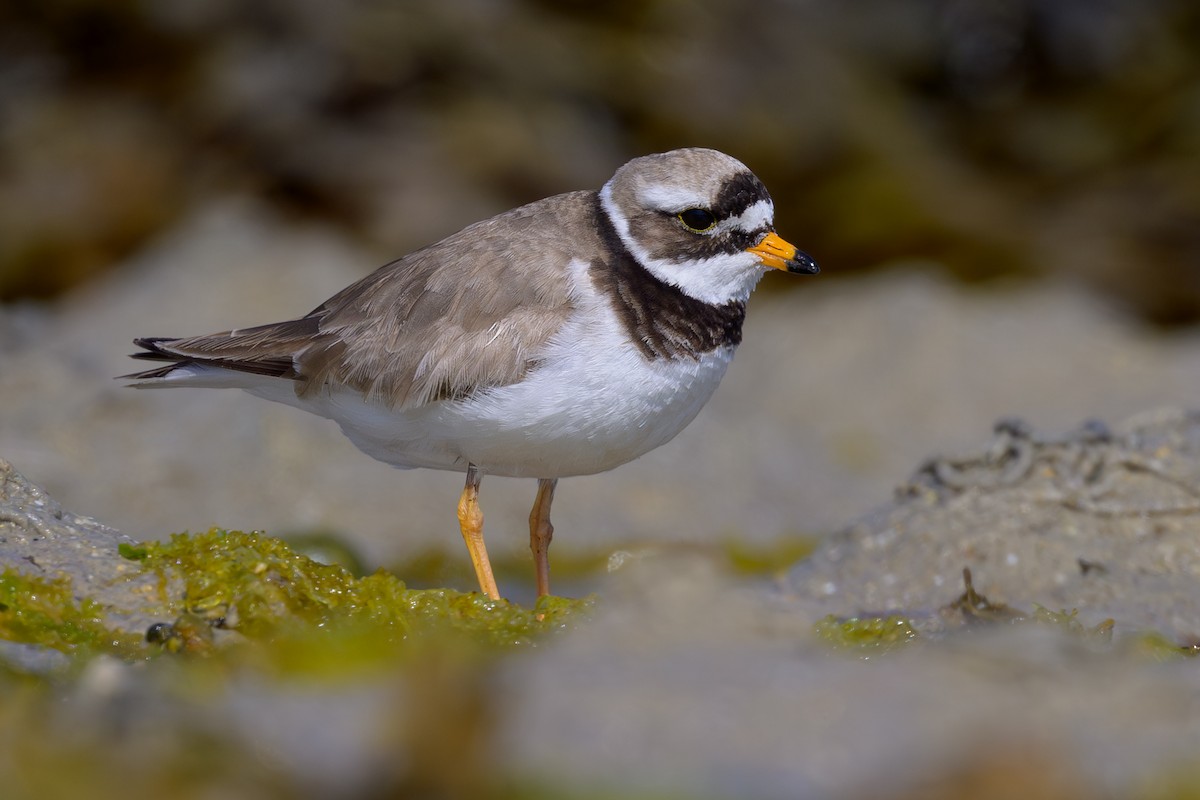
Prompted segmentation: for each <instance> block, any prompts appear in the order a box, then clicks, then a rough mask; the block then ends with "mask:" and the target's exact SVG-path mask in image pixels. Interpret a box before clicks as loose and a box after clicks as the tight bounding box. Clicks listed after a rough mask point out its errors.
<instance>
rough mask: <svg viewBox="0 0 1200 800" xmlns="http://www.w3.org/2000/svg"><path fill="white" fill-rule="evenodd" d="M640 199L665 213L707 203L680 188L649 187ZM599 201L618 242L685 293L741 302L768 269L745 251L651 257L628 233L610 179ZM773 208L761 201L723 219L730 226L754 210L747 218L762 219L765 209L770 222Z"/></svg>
mask: <svg viewBox="0 0 1200 800" xmlns="http://www.w3.org/2000/svg"><path fill="white" fill-rule="evenodd" d="M639 199H640V200H641V201H643V202H647V203H651V202H652V201H653V203H654V205H653V206H652V207H654V208H658V209H659V210H661V211H666V212H667V213H676V211H674V210H672V209H677V210H683V209H686V208H696V207H701V208H702V207H704V206H705V205H706V203H707V201H706V200H703V199H702V198H698V197H695V196H694V195H690V194H687V193H684V192H682V191H679V190H668V189H665V188H663V187H650V188H648V189H647V190H645V191H643V193H642V195H641V196H640V198H639ZM660 201H661V202H664V203H666V202H668V201H669V202H670V204H669V205H657V203H658V202H660ZM681 203H682V205H681ZM600 205H601V207H602V208H603V209H604V211H605V213H607V214H608V218H609V219H610V220H611V221H612V224H613V227H614V228H616V231H617V235H618V236H620V237H621V242H622V243H623V244H624V245H625V246H626V247H627V248H629V252H630V253H632V254H633V256H634V258H636V259H637V260H638V261H639V262H640V263H641V264H642V266H644V267H645V268H646V269H647V270H648V271H649V272H650V273H651V274H652V275H654V276H655V277H656V278H658V279H659V280H661V281H665V282H666V283H669V284H671V285H672V286H678V287H679V288H680V289H681V290H682V291H683V293H684V294H686V295H688V296H690V297H694V298H696V299H697V300H703V301H704V302H706V303H711V304H713V305H724V304H726V303H728V302H730V301H733V300H740V301H743V302H744V301H745V300H746V299H747V298H748V297H750V292H751V291H753V290H754V287H755V285H756V284H757V283H758V280H759V278H761V277H762V276H763V273H764V272H765V271H766V270H767V268H766V267H764V266H763V264H762V261H761V260H759V258H758V256H756V255H754V254H753V253H745V252H742V253H732V254H726V255H718V256H712V257H710V258H703V259H696V260H692V261H682V262H679V263H675V262H673V261H666V260H663V259H657V258H654V257H652V256H651V255H650V253H649V251H648V250H646V248H644V247H642V246H641V245H640V244H639V243H638V242H637V240H636V239H635V238H634V237H633V235H632V234H631V233H630V230H629V220H628V219H626V218H625V215H624V214H622V213H621V210H620V209H619V208H617V205H616V203H614V202H613V199H612V185H611V182H609V183H606V184H605V185H604V188H603V189H601V190H600ZM773 210H774V209H773V208H772V207H771V205H770V203H764V202H762V201H760V202H758V203H755V204H754V205H752V206H751V207H750V208H748V209H746V211H745V212H744V213H743V214H742V215H741V216H740V217H737V218H731V219H730V220H726V221H725V223H727V224H728V225H729V226H732V225H734V224H735V223H734V222H733V220H734V219H739V220H740V219H748V217H747V215H748V214H750V213H751V212H752V211H753V217H750V218H749V219H761V218H763V217H762V215H763V214H764V213H765V214H767V216H766V217H765V219H767V222H768V224H770V220H771V219H772V216H771V214H772V213H773ZM760 227H762V225H761V223H760V224H757V225H754V226H753V227H745V228H744V229H745V230H748V231H749V230H755V229H757V228H760ZM713 232H716V228H714V229H713ZM700 235H703V234H700Z"/></svg>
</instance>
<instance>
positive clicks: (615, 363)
mask: <svg viewBox="0 0 1200 800" xmlns="http://www.w3.org/2000/svg"><path fill="white" fill-rule="evenodd" d="M622 334H623V332H622ZM732 356H733V348H722V349H720V350H717V351H714V352H712V353H708V354H705V355H704V356H702V357H701V358H700V359H699V360H696V359H691V358H680V359H664V360H657V361H649V360H647V359H646V358H645V357H644V356H643V355H642V354H641V352H640V351H639V350H638V349H637V348H636V347H635V346H633V345H632V344H630V343H629V342H628V341H626V340H625V339H624V338H623V336H618V329H617V328H614V327H612V326H611V325H604V324H599V321H598V320H593V321H592V322H591V323H588V322H586V321H575V322H572V323H569V324H568V325H567V326H566V328H565V329H564V330H563V331H562V332H561V335H560V336H559V337H558V338H557V339H556V341H555V343H554V344H553V345H552V347H551V348H550V350H549V352H547V353H546V354H545V357H544V359H543V361H542V363H541V365H540V366H539V367H537V368H536V369H535V370H533V371H532V372H530V373H529V374H528V375H527V376H526V378H525V380H523V381H521V382H520V383H517V384H514V385H511V386H505V387H501V388H498V389H491V390H488V391H486V392H483V393H481V394H479V395H477V396H475V397H472V398H469V399H466V400H458V401H441V402H437V403H431V404H429V405H426V406H422V407H419V408H414V409H407V410H403V411H400V410H391V409H387V408H385V407H382V406H379V405H374V404H366V403H364V402H363V400H362V396H361V395H359V394H358V393H356V392H349V391H338V392H335V393H333V394H331V395H324V396H321V397H317V398H313V399H312V400H309V401H297V400H296V399H295V398H291V399H290V402H292V403H294V404H298V405H301V407H303V408H306V409H307V410H310V411H315V412H316V413H319V414H321V415H322V416H327V417H330V418H331V419H334V420H336V421H337V422H338V424H339V425H341V427H342V430H343V432H344V433H345V434H346V436H347V437H349V438H350V440H351V441H352V442H354V444H355V445H356V446H358V447H359V449H361V450H363V451H364V452H366V453H367V454H369V455H371V456H373V457H375V458H377V459H379V460H380V461H384V462H386V463H388V464H393V465H395V466H398V467H405V468H407V467H430V468H434V469H453V470H465V469H466V466H467V463H468V462H469V463H472V464H475V465H476V466H477V467H479V468H480V469H481V470H482V471H483V472H485V473H490V474H494V475H507V476H512V477H536V478H556V477H565V476H569V475H588V474H591V473H595V472H603V471H604V470H608V469H612V468H613V467H616V466H618V465H620V464H624V463H625V462H626V461H630V460H632V459H634V458H637V457H638V456H640V455H642V454H644V453H647V452H649V451H650V450H653V449H654V448H656V447H658V446H660V445H662V444H665V443H666V442H668V441H670V440H671V439H672V438H673V437H674V436H675V435H676V434H677V433H679V432H680V431H681V430H683V428H684V427H685V426H686V425H687V424H688V423H689V422H691V421H692V420H693V419H694V418H695V416H696V414H698V413H699V411H700V409H701V408H702V407H703V406H704V404H705V403H706V402H707V401H708V399H709V397H711V396H712V393H713V391H714V390H715V389H716V387H717V384H719V383H720V381H721V378H722V376H724V374H725V369H726V367H727V366H728V365H729V361H730V359H731V358H732ZM271 399H284V398H280V397H272V398H271ZM284 401H285V402H288V401H289V400H288V399H284Z"/></svg>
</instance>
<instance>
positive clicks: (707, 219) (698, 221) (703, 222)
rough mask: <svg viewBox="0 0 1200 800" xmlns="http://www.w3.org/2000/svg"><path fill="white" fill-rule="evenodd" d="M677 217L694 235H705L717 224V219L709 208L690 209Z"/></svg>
mask: <svg viewBox="0 0 1200 800" xmlns="http://www.w3.org/2000/svg"><path fill="white" fill-rule="evenodd" d="M675 217H676V219H678V220H679V221H680V222H682V223H683V227H685V228H687V229H688V230H689V231H691V232H692V233H704V232H705V231H706V230H709V229H710V228H712V226H714V225H716V224H717V218H716V217H715V216H713V213H712V212H711V211H709V210H708V209H707V208H689V209H686V210H684V211H680V212H679V213H678V214H676V215H675Z"/></svg>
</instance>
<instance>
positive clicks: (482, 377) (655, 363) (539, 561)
mask: <svg viewBox="0 0 1200 800" xmlns="http://www.w3.org/2000/svg"><path fill="white" fill-rule="evenodd" d="M774 214H775V208H774V204H773V202H772V200H771V196H770V194H769V193H768V192H767V189H766V187H765V186H764V185H763V183H762V181H761V180H759V178H758V177H757V176H755V174H754V173H753V172H751V171H750V169H749V168H747V167H746V166H745V165H744V164H743V163H742V162H741V161H738V160H737V159H736V158H734V157H732V156H729V155H726V154H725V153H722V152H720V151H717V150H713V149H708V148H682V149H677V150H671V151H668V152H663V153H656V154H651V155H645V156H641V157H637V158H634V159H632V160H630V161H628V162H627V163H625V164H624V165H623V166H621V167H620V168H619V169H617V170H616V172H615V173H614V174H613V175H612V177H611V178H610V179H609V180H608V181H607V182H606V183H605V184H604V185H603V187H602V188H601V189H599V190H598V191H597V190H582V191H574V192H568V193H566V194H559V195H555V196H552V197H548V198H545V199H542V200H538V201H535V202H532V203H529V204H528V205H523V206H520V207H518V208H514V209H511V210H509V211H506V212H503V213H501V214H498V215H497V216H494V217H491V218H490V219H486V220H483V221H481V222H476V223H474V224H472V225H468V226H467V227H466V228H463V229H462V230H460V231H458V232H457V233H454V234H451V235H450V236H447V237H446V238H444V239H442V240H440V241H438V242H435V243H434V244H430V245H428V246H426V247H423V248H421V249H419V250H415V251H413V252H412V253H409V254H408V255H405V256H403V257H402V258H399V259H397V260H395V261H392V262H390V263H388V264H385V265H384V266H382V267H380V268H379V269H377V270H376V271H375V272H372V273H371V274H369V275H367V276H366V277H364V278H362V279H361V280H359V281H357V282H355V283H353V284H351V285H350V286H348V287H346V288H345V289H343V290H342V291H340V292H338V293H337V294H335V295H334V296H333V297H331V298H330V299H328V300H326V301H325V302H323V303H321V304H320V305H319V306H317V307H316V308H315V309H313V310H312V311H311V312H309V313H308V314H305V315H304V316H302V317H299V318H297V319H291V320H287V321H284V322H276V323H271V324H266V325H257V326H254V327H247V328H238V329H234V330H229V331H224V332H221V333H213V334H207V335H203V336H191V337H184V338H169V337H148V338H137V339H134V344H135V345H136V346H137V347H138V348H139V350H138V352H136V353H134V354H132V357H133V358H135V359H141V360H149V361H154V362H162V363H159V364H158V365H157V366H155V367H154V368H153V369H148V370H145V371H140V372H135V373H132V374H130V375H124V376H121V377H123V378H126V379H129V380H130V381H131V383H130V385H132V386H134V387H137V388H163V387H206V388H235V389H242V390H244V391H246V392H249V393H250V394H252V395H255V396H258V397H261V398H265V399H267V400H272V401H276V402H280V403H284V404H286V405H290V406H294V407H297V408H300V409H302V410H304V411H308V412H311V413H314V414H317V415H319V416H322V417H326V418H328V419H331V420H333V421H334V422H336V423H337V424H338V425H339V426H340V427H341V430H342V432H343V433H344V434H345V435H346V436H347V437H348V438H349V439H350V441H351V442H352V443H353V444H354V445H356V446H357V447H358V448H359V449H360V450H362V451H363V452H365V453H366V454H367V455H370V456H372V457H374V458H376V459H378V460H379V461H382V462H384V463H386V464H390V465H392V466H395V467H399V468H401V469H412V468H430V469H439V470H453V471H459V472H465V474H466V482H465V485H464V487H463V491H462V493H461V495H460V496H459V500H458V507H457V516H458V524H459V531H460V533H461V534H462V537H463V539H464V541H465V543H466V546H467V551H468V553H469V555H470V558H471V563H472V566H473V568H474V571H475V576H476V580H477V581H478V584H479V590H480V592H481V593H482V594H483V595H486V596H487V597H488V598H490V599H492V600H499V599H500V593H499V590H498V587H497V584H496V580H495V577H494V575H493V572H492V568H491V564H490V561H489V559H488V554H487V548H486V546H485V544H484V539H483V512H482V510H481V507H480V502H479V492H480V484H481V481H482V478H483V476H484V475H503V476H510V477H517V478H534V479H536V480H537V494H536V496H535V499H534V503H533V508H532V510H531V512H530V515H529V532H530V549H531V551H532V553H533V560H534V567H535V575H536V582H537V592H538V597H539V598H540V597H542V596H545V595H548V594H550V561H549V546H550V542H551V539H552V537H553V534H554V527H553V525H552V524H551V522H550V508H551V505H552V503H553V501H554V493H555V489H556V486H557V484H558V480H559V479H560V478H564V477H570V476H578V475H590V474H595V473H600V472H604V471H607V470H610V469H613V468H614V467H617V466H619V465H621V464H624V463H626V462H629V461H631V460H633V459H635V458H638V457H639V456H642V455H644V454H645V453H647V452H649V451H651V450H653V449H655V448H656V447H659V446H661V445H663V444H665V443H666V442H668V441H670V440H671V439H672V438H674V437H675V435H676V434H678V433H679V432H680V431H681V430H683V428H684V427H686V426H687V425H688V423H690V422H691V421H692V420H693V419H694V418H695V417H696V415H697V414H698V413H699V411H700V409H701V408H702V407H703V406H704V404H705V403H706V402H707V401H708V399H709V398H710V397H711V396H712V394H713V391H714V390H715V389H716V387H717V385H718V384H719V383H720V381H721V378H722V377H723V376H724V374H725V371H726V368H727V367H728V365H729V363H730V359H731V358H732V357H733V354H734V351H735V350H736V348H737V346H738V345H739V344H740V342H741V339H742V324H743V320H744V319H745V314H746V302H747V300H748V298H749V296H750V293H751V291H752V290H753V289H754V287H755V286H756V285H757V283H758V281H759V279H760V278H761V277H762V276H763V275H764V274H766V273H767V272H769V271H772V270H781V271H784V272H788V273H795V274H816V273H818V272H819V268H818V266H817V264H816V262H815V261H814V259H813V258H812V257H811V256H809V255H808V254H806V253H804V252H802V251H800V250H798V249H797V248H796V247H795V246H794V245H792V244H789V243H788V242H787V241H785V240H784V239H782V238H781V237H780V236H779V235H778V234H776V232H775V226H774Z"/></svg>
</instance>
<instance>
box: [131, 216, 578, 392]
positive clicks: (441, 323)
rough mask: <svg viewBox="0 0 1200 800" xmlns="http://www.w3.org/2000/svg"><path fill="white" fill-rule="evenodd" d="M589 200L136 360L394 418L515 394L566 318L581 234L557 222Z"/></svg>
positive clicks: (444, 245) (432, 249)
mask: <svg viewBox="0 0 1200 800" xmlns="http://www.w3.org/2000/svg"><path fill="white" fill-rule="evenodd" d="M590 196H594V193H591V192H575V193H572V194H568V195H559V196H557V197H551V198H547V199H546V200H542V201H539V202H537V203H532V204H530V205H528V206H523V207H521V208H517V209H514V210H512V211H509V212H507V213H505V214H501V215H500V216H497V217H493V218H492V219H489V220H485V221H483V222H479V223H476V224H475V225H471V226H469V227H467V228H464V229H463V230H462V231H459V232H458V233H456V234H454V235H452V236H450V237H447V238H446V239H443V240H442V241H440V242H438V243H436V244H434V245H431V246H429V247H427V248H424V249H422V250H418V251H416V252H414V253H411V254H409V255H408V256H405V257H404V258H401V259H399V260H398V261H394V262H392V263H390V264H387V265H385V266H383V267H381V268H380V269H378V270H376V271H375V272H373V273H372V274H370V275H368V276H366V277H365V278H363V279H362V280H360V281H358V282H357V283H354V284H352V285H350V286H348V287H346V288H345V289H343V290H342V291H341V292H339V293H338V294H336V295H334V296H333V297H332V298H330V299H329V300H327V301H326V302H324V303H322V304H321V305H320V306H318V307H317V308H315V309H313V311H312V312H310V313H309V314H307V315H306V316H304V317H302V318H300V319H297V320H290V321H287V322H279V323H274V324H272V325H263V326H259V327H256V328H246V329H241V330H235V331H227V332H225V333H219V334H212V335H209V336H198V337H192V338H186V339H142V340H138V341H137V344H138V345H140V346H142V347H143V348H145V352H143V353H139V354H138V356H136V357H141V358H148V359H152V360H167V361H176V362H179V363H180V364H183V363H190V364H195V363H200V364H211V365H214V366H219V367H224V368H226V369H232V370H236V371H244V372H251V373H255V374H269V375H275V376H278V377H282V378H290V379H293V380H295V381H296V392H297V394H298V395H300V396H301V397H304V396H306V395H312V394H314V393H317V392H321V391H324V390H327V389H328V388H330V387H332V386H335V385H344V386H349V387H351V388H353V389H356V390H358V391H359V392H361V393H362V394H363V396H364V397H366V398H367V399H369V400H372V401H376V402H380V403H383V404H385V405H388V406H390V407H397V408H403V407H412V406H417V405H422V404H424V403H428V402H431V401H434V400H440V399H447V398H462V397H467V396H470V395H472V394H474V393H476V392H478V391H480V390H483V389H487V388H490V387H497V386H504V385H508V384H511V383H515V382H516V381H519V380H521V378H523V377H524V376H525V374H526V373H527V372H528V371H529V370H530V369H531V368H532V367H533V366H534V365H535V364H536V363H537V361H538V357H539V353H540V352H541V351H542V349H543V348H544V347H545V346H546V345H547V343H548V342H549V341H550V340H551V338H552V337H553V336H554V334H555V333H556V332H557V331H558V330H559V328H560V327H561V326H562V325H563V323H564V322H565V321H566V320H567V318H568V316H569V315H570V313H571V311H572V307H573V304H572V296H571V286H570V279H569V276H568V265H569V263H570V261H571V258H572V250H571V248H572V247H573V246H578V244H579V241H578V238H579V236H581V235H586V234H587V233H588V232H589V231H590V229H589V228H588V227H587V226H586V225H585V224H579V223H576V224H575V225H571V224H569V221H570V220H572V219H578V218H580V217H584V216H586V215H581V214H578V213H574V214H573V213H572V212H573V211H574V210H575V209H576V208H577V207H578V206H580V205H583V204H586V203H588V202H589V199H590ZM547 222H549V223H550V224H546V223H547ZM556 222H557V223H563V224H554V223H556ZM164 369H166V368H161V367H160V368H159V369H156V370H151V371H149V372H146V373H139V374H138V375H135V376H132V377H141V376H146V377H162V374H163V371H164Z"/></svg>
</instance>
